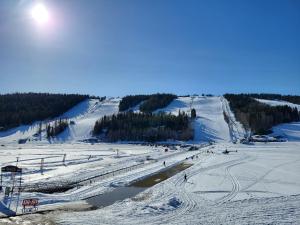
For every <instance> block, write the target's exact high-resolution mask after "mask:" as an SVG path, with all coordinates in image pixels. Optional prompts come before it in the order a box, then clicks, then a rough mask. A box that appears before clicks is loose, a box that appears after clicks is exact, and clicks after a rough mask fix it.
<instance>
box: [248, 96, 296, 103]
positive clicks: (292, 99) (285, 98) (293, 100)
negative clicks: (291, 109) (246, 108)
mask: <svg viewBox="0 0 300 225" xmlns="http://www.w3.org/2000/svg"><path fill="white" fill-rule="evenodd" d="M247 96H249V97H252V98H258V99H267V100H281V101H287V102H291V103H294V104H298V105H300V96H298V95H280V94H247Z"/></svg>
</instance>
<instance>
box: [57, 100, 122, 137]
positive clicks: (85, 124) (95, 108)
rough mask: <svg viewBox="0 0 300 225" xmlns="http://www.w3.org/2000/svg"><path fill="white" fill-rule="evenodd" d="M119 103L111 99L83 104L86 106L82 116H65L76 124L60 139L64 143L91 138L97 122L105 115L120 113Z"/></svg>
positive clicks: (67, 114)
mask: <svg viewBox="0 0 300 225" xmlns="http://www.w3.org/2000/svg"><path fill="white" fill-rule="evenodd" d="M119 102H120V99H118V98H111V99H109V100H105V101H103V102H99V100H95V99H91V100H89V101H88V102H84V103H82V104H83V105H86V106H85V107H82V109H83V111H82V112H81V113H80V114H77V115H76V114H75V115H72V112H68V113H66V114H65V116H66V117H68V118H72V121H74V122H75V124H74V125H70V126H69V128H68V129H67V130H66V131H64V132H63V133H62V134H60V135H59V136H58V139H59V140H64V141H78V140H83V139H87V138H90V137H91V132H92V129H93V127H94V125H95V122H96V121H97V120H98V119H100V118H101V117H103V116H105V115H112V114H114V113H117V112H118V111H119V108H118V107H119ZM78 107H80V106H78Z"/></svg>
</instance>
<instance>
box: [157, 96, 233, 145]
mask: <svg viewBox="0 0 300 225" xmlns="http://www.w3.org/2000/svg"><path fill="white" fill-rule="evenodd" d="M192 108H194V109H195V110H196V114H197V118H196V119H195V121H194V123H193V126H194V129H195V138H194V141H195V142H207V141H212V142H230V141H231V133H230V130H229V127H228V124H227V123H226V121H225V119H224V115H223V102H222V97H206V96H191V97H178V98H177V99H175V100H173V102H172V103H171V104H170V105H168V106H167V107H166V108H163V109H159V110H157V111H156V112H161V111H163V112H166V113H172V114H175V115H177V114H178V112H179V110H180V111H181V112H183V111H184V112H186V113H188V114H190V111H191V109H192Z"/></svg>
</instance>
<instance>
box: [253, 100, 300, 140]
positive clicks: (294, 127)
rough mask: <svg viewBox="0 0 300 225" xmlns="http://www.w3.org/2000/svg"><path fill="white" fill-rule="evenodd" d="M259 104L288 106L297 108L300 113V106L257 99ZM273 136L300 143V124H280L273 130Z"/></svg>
mask: <svg viewBox="0 0 300 225" xmlns="http://www.w3.org/2000/svg"><path fill="white" fill-rule="evenodd" d="M256 100H257V101H259V102H262V103H265V104H268V105H271V106H282V105H287V106H290V107H292V108H297V109H298V111H300V105H297V104H294V103H290V102H286V101H277V100H266V99H256ZM272 131H273V133H272V134H271V135H272V136H281V137H283V138H285V139H286V140H288V141H300V122H292V123H284V124H279V125H278V126H275V127H273V128H272Z"/></svg>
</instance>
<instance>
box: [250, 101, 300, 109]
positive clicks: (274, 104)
mask: <svg viewBox="0 0 300 225" xmlns="http://www.w3.org/2000/svg"><path fill="white" fill-rule="evenodd" d="M256 100H257V101H259V102H261V103H265V104H267V105H270V106H281V105H287V106H289V107H292V108H297V109H298V111H300V105H297V104H294V103H290V102H287V101H282V100H267V99H258V98H256Z"/></svg>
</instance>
